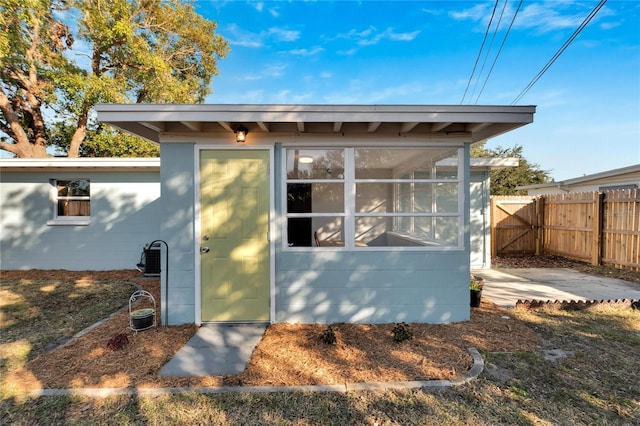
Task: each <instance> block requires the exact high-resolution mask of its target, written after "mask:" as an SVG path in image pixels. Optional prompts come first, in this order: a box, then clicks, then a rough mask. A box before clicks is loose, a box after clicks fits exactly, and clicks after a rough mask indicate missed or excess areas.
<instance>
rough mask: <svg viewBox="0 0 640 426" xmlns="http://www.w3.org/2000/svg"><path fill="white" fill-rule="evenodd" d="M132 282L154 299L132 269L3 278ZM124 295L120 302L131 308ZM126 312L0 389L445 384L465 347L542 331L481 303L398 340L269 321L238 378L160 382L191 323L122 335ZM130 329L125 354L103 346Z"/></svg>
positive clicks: (492, 347)
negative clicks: (466, 315)
mask: <svg viewBox="0 0 640 426" xmlns="http://www.w3.org/2000/svg"><path fill="white" fill-rule="evenodd" d="M43 278H46V279H47V280H50V281H56V280H67V281H69V280H71V282H73V281H74V280H76V281H77V280H80V279H81V280H83V282H85V283H86V282H91V281H92V280H93V281H95V282H102V281H104V280H109V279H112V280H115V279H117V280H128V281H130V282H135V283H137V284H138V285H140V286H142V287H144V288H145V289H147V290H148V291H150V292H151V293H152V294H154V295H155V298H156V300H157V301H159V300H160V294H159V280H158V279H149V278H141V277H140V273H138V272H137V271H111V272H78V273H75V272H68V271H57V272H56V271H47V272H46V273H44V272H43V271H30V272H25V271H7V272H3V273H2V279H3V280H9V281H19V280H33V279H39V280H42V279H43ZM127 302H128V299H126V300H123V303H127ZM128 325H129V315H128V309H126V308H125V309H124V310H122V311H120V312H119V313H117V314H116V315H114V316H112V317H111V318H109V319H108V320H106V321H105V322H104V323H102V324H101V325H100V326H98V327H96V328H94V329H92V330H91V331H89V332H87V333H85V334H83V335H82V336H80V337H78V338H75V339H73V340H72V341H70V342H68V343H67V344H65V345H63V346H60V347H58V348H56V349H54V350H50V351H46V352H43V353H40V354H38V355H37V356H35V357H33V355H34V354H32V356H31V357H30V358H33V359H30V360H28V361H27V362H25V363H23V364H22V365H20V366H18V367H17V368H13V369H10V370H9V371H8V372H7V373H8V374H6V375H5V377H3V378H2V381H3V384H2V387H3V389H4V390H5V391H6V390H7V389H8V388H11V389H14V390H19V391H22V392H26V391H30V390H34V389H41V388H78V387H159V386H161V387H166V386H219V385H256V386H260V385H309V384H339V383H346V382H350V383H355V382H386V381H404V380H429V379H450V378H453V377H456V376H459V375H461V374H464V372H466V371H467V370H468V369H469V368H470V366H471V363H472V359H471V356H470V355H469V353H468V351H467V348H469V347H471V346H473V347H476V348H477V349H479V350H480V351H486V352H514V351H531V350H534V349H535V347H536V345H538V344H539V337H538V335H537V334H536V333H535V332H533V331H532V330H531V329H530V328H529V327H527V326H526V325H525V324H524V323H522V322H520V321H518V320H516V319H515V318H513V316H511V315H510V313H509V312H508V311H505V310H502V309H500V308H498V307H496V306H495V305H493V304H491V303H488V302H483V304H482V306H481V307H480V308H477V309H473V310H472V314H471V321H468V322H464V323H455V324H447V325H429V324H410V325H409V330H410V331H411V333H412V334H413V339H411V340H408V341H405V342H402V343H396V342H395V341H394V340H393V334H392V329H393V327H394V326H395V324H382V325H367V324H359V325H356V324H334V325H333V326H332V328H333V329H334V331H335V335H336V340H337V341H336V344H335V345H327V344H326V343H324V342H323V340H322V338H321V337H322V335H323V332H324V331H325V330H326V329H327V327H326V326H323V325H299V324H275V325H272V326H270V327H268V329H267V331H266V332H265V335H264V337H263V339H262V341H261V342H260V343H259V345H258V346H257V348H256V350H255V351H254V354H253V356H252V358H251V359H250V361H249V364H248V366H247V369H246V370H245V372H244V373H242V374H239V375H234V376H224V377H222V376H215V377H202V378H188V377H169V378H167V377H159V376H158V375H157V373H158V371H159V370H160V368H161V367H162V366H163V365H164V364H165V363H166V362H167V361H168V360H170V359H171V357H172V356H173V355H174V354H175V353H176V352H177V351H178V350H179V349H180V348H181V347H182V346H183V345H184V344H185V343H186V342H187V340H188V339H189V338H190V337H191V336H192V335H193V334H194V332H195V327H194V326H192V325H185V326H171V327H162V326H159V327H157V328H152V329H149V330H146V331H141V332H138V333H137V334H136V333H133V332H132V331H130V330H128ZM119 333H126V335H127V338H128V341H129V343H128V344H127V345H125V346H124V347H123V348H122V349H121V350H117V351H114V350H111V349H109V348H107V343H108V341H109V339H110V338H112V337H113V336H115V335H117V334H119Z"/></svg>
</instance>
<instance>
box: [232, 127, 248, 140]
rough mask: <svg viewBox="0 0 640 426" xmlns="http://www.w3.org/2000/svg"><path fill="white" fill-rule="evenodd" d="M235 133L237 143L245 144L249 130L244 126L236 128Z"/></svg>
mask: <svg viewBox="0 0 640 426" xmlns="http://www.w3.org/2000/svg"><path fill="white" fill-rule="evenodd" d="M234 133H235V134H236V142H237V143H244V141H245V140H246V139H247V133H249V129H247V128H246V127H244V126H239V127H237V128H236V131H235V132H234Z"/></svg>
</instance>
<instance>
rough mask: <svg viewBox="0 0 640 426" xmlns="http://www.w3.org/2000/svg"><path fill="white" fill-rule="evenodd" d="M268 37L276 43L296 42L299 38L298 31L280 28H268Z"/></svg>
mask: <svg viewBox="0 0 640 426" xmlns="http://www.w3.org/2000/svg"><path fill="white" fill-rule="evenodd" d="M267 34H268V35H269V36H273V37H274V38H275V39H277V40H278V41H296V40H297V39H299V38H300V31H293V30H285V29H282V28H269V31H267Z"/></svg>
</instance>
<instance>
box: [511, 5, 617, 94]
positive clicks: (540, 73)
mask: <svg viewBox="0 0 640 426" xmlns="http://www.w3.org/2000/svg"><path fill="white" fill-rule="evenodd" d="M606 2H607V0H601V1H600V3H598V4H597V6H596V7H594V8H593V10H592V11H591V13H589V15H588V16H587V17H586V18H585V19H584V21H582V24H580V26H579V27H578V28H577V29H576V30H575V31H574V33H573V34H571V37H569V39H568V40H567V41H565V42H564V44H563V45H562V47H561V48H560V49H559V50H558V51H557V52H556V54H555V55H553V57H552V58H551V59H550V60H549V62H547V65H545V66H544V68H542V69H541V70H540V72H538V74H536V76H535V77H534V78H533V80H531V82H530V83H529V84H528V85H527V87H525V88H524V89H523V90H522V92H520V94H519V95H518V96H517V97H516V98H515V99H514V100H513V102H511V105H513V104H515V103H516V102H518V101H519V100H520V99H521V98H522V97H523V96H524V95H525V94H526V93H527V92H528V91H529V89H531V88H532V87H533V85H534V84H536V82H537V81H538V80H539V79H540V77H542V75H543V74H544V73H545V72H546V71H547V70H548V69H549V67H551V65H553V63H554V62H555V61H556V59H558V58H559V57H560V55H562V53H563V52H564V51H565V50H566V49H567V47H569V45H570V44H571V43H572V42H573V40H574V39H575V38H576V37H578V34H580V32H581V31H582V30H583V29H584V27H586V26H587V24H589V22H591V20H592V19H593V17H594V16H596V14H597V13H598V12H599V11H600V9H602V6H604V4H605V3H606Z"/></svg>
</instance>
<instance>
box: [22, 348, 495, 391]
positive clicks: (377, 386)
mask: <svg viewBox="0 0 640 426" xmlns="http://www.w3.org/2000/svg"><path fill="white" fill-rule="evenodd" d="M467 350H468V351H469V353H470V354H471V357H472V358H473V365H472V367H471V369H469V371H467V372H466V373H465V374H463V375H462V376H459V377H456V378H455V379H451V380H422V381H421V380H416V381H406V382H388V383H387V382H364V383H345V384H343V385H342V384H341V385H303V386H213V387H199V386H189V387H171V388H78V389H40V390H37V391H33V392H31V393H29V396H31V397H34V398H38V397H41V396H68V395H74V396H88V397H94V398H96V397H97V398H104V397H109V396H115V395H137V396H161V395H172V394H178V393H186V392H197V393H203V394H221V393H228V392H236V393H284V392H339V393H346V392H354V391H375V390H391V389H417V388H446V387H452V386H460V385H463V384H465V383H468V382H470V381H471V380H474V379H475V378H477V377H478V376H479V375H480V373H482V371H483V370H484V360H483V359H482V356H481V355H480V352H478V350H477V349H476V348H467Z"/></svg>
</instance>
